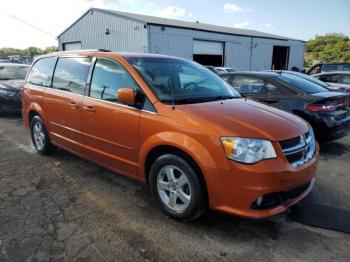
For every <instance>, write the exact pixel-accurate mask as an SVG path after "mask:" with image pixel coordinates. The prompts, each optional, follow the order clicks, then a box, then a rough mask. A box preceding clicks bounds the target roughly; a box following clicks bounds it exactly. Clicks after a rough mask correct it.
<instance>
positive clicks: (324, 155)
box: [320, 141, 350, 160]
mask: <svg viewBox="0 0 350 262" xmlns="http://www.w3.org/2000/svg"><path fill="white" fill-rule="evenodd" d="M347 152H350V149H349V147H348V146H346V145H344V144H343V143H340V142H338V141H333V142H328V143H323V144H320V157H321V159H325V160H327V159H330V158H335V157H339V156H342V155H344V154H346V153H347Z"/></svg>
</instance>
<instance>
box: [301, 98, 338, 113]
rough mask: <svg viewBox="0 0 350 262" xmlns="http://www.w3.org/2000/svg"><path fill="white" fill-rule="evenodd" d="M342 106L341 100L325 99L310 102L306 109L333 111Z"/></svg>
mask: <svg viewBox="0 0 350 262" xmlns="http://www.w3.org/2000/svg"><path fill="white" fill-rule="evenodd" d="M342 106H344V102H342V101H325V102H318V103H314V104H310V105H308V106H307V107H306V109H307V110H309V111H313V112H334V111H335V110H337V108H338V107H342Z"/></svg>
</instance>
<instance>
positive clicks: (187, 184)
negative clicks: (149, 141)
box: [149, 154, 206, 221]
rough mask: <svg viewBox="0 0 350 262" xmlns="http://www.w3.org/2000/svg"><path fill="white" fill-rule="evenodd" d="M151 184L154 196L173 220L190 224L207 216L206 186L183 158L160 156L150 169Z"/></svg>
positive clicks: (169, 155)
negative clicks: (205, 213)
mask: <svg viewBox="0 0 350 262" xmlns="http://www.w3.org/2000/svg"><path fill="white" fill-rule="evenodd" d="M149 183H150V189H151V192H152V195H153V197H154V198H155V199H156V200H157V202H158V203H159V205H160V207H161V208H162V210H163V212H164V213H166V214H167V215H169V216H170V217H172V218H175V219H178V220H186V221H191V220H194V219H196V218H198V217H199V216H200V215H201V214H203V213H204V211H205V209H206V205H205V199H206V198H205V194H204V192H205V190H204V187H203V185H202V182H201V180H200V177H199V174H197V173H196V172H195V170H194V169H193V168H192V166H191V165H190V164H189V163H188V162H187V161H186V160H184V159H183V158H181V157H179V156H177V155H172V154H167V155H163V156H160V157H159V158H158V159H156V160H155V162H154V163H153V165H152V167H151V170H150V176H149Z"/></svg>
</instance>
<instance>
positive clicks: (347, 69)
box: [342, 65, 350, 71]
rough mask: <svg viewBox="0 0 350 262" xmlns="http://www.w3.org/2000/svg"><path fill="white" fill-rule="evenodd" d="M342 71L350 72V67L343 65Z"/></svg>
mask: <svg viewBox="0 0 350 262" xmlns="http://www.w3.org/2000/svg"><path fill="white" fill-rule="evenodd" d="M342 71H350V65H343V69H342Z"/></svg>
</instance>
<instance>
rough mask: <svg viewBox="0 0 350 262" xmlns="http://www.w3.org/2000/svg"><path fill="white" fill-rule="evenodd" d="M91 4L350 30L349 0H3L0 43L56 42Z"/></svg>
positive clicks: (309, 34) (302, 34) (256, 26)
mask: <svg viewBox="0 0 350 262" xmlns="http://www.w3.org/2000/svg"><path fill="white" fill-rule="evenodd" d="M90 7H97V8H105V9H111V10H118V11H126V12H133V13H140V14H146V15H153V16H161V17H166V18H174V19H179V20H185V21H191V22H195V21H199V22H202V23H209V24H215V25H222V26H228V27H236V28H244V29H253V30H258V31H262V32H267V33H272V34H277V35H282V36H287V37H291V38H296V39H301V40H309V39H311V38H313V37H314V36H315V35H316V34H317V35H324V34H326V33H329V32H337V33H343V34H345V35H348V36H350V0H293V1H286V0H245V1H243V0H211V1H210V0H176V1H170V0H0V25H1V26H0V48H1V47H15V48H26V47H28V46H37V47H41V48H43V47H46V46H52V45H57V36H58V35H59V34H60V33H61V32H62V31H63V30H65V29H66V28H67V27H68V26H70V25H71V24H72V23H73V22H74V21H75V20H76V19H78V18H79V17H80V16H81V15H82V14H83V13H84V12H85V11H86V10H88V9H89V8H90Z"/></svg>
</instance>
